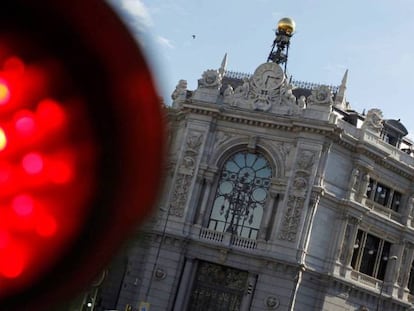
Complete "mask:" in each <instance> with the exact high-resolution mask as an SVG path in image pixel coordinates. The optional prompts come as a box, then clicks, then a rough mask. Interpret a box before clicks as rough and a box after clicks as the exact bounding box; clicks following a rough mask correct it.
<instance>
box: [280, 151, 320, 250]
mask: <svg viewBox="0 0 414 311" xmlns="http://www.w3.org/2000/svg"><path fill="white" fill-rule="evenodd" d="M315 158H316V152H315V151H312V150H306V149H302V150H300V151H299V156H298V158H297V161H296V168H295V172H294V175H293V176H292V178H293V181H292V184H291V186H290V187H289V189H288V195H287V200H286V210H285V213H284V215H283V219H282V221H281V227H280V230H279V234H278V238H279V239H280V240H286V241H289V242H294V241H296V238H297V236H298V233H299V232H298V231H299V226H300V223H301V219H302V217H303V210H304V207H305V201H306V198H307V196H308V193H309V189H310V184H309V183H310V180H311V178H310V177H311V173H312V168H313V166H314V163H315Z"/></svg>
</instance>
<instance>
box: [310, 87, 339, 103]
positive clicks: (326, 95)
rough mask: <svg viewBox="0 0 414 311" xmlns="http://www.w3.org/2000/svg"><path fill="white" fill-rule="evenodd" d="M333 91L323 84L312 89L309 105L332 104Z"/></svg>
mask: <svg viewBox="0 0 414 311" xmlns="http://www.w3.org/2000/svg"><path fill="white" fill-rule="evenodd" d="M332 96H333V95H332V92H331V90H330V88H329V87H328V86H326V85H321V86H319V87H317V88H314V89H313V90H312V93H311V95H310V96H309V97H308V100H307V103H308V105H310V106H312V105H332V104H333V100H332Z"/></svg>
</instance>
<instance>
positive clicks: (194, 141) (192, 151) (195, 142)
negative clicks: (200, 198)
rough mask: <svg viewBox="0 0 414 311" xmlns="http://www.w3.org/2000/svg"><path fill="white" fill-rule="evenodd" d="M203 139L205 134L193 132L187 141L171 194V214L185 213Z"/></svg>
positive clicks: (179, 215)
mask: <svg viewBox="0 0 414 311" xmlns="http://www.w3.org/2000/svg"><path fill="white" fill-rule="evenodd" d="M202 141H203V134H201V133H192V134H191V135H190V136H189V137H188V138H187V142H186V149H185V151H184V155H183V158H182V160H181V164H180V167H179V168H178V175H177V177H176V181H175V187H174V190H173V192H172V195H171V203H170V214H171V215H174V216H178V217H182V216H183V215H184V208H185V204H186V203H187V198H188V193H189V189H190V187H191V183H192V180H193V178H194V170H195V166H196V163H197V157H198V154H199V151H200V147H201V144H202Z"/></svg>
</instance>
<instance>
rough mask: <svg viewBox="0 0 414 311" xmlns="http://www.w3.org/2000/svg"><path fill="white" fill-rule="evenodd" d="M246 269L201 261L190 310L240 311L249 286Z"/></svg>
mask: <svg viewBox="0 0 414 311" xmlns="http://www.w3.org/2000/svg"><path fill="white" fill-rule="evenodd" d="M247 278H248V273H247V272H246V271H242V270H238V269H233V268H229V267H225V266H220V265H216V264H213V263H209V262H204V261H202V262H200V263H199V266H198V269H197V274H196V279H195V282H194V285H193V289H192V292H191V298H190V303H189V306H188V308H187V310H188V311H194V310H197V311H238V310H239V309H240V305H241V302H242V299H243V294H244V292H245V290H246V286H247Z"/></svg>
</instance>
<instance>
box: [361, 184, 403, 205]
mask: <svg viewBox="0 0 414 311" xmlns="http://www.w3.org/2000/svg"><path fill="white" fill-rule="evenodd" d="M366 195H367V198H368V199H370V200H372V201H374V202H375V203H378V204H380V205H382V206H385V207H388V208H390V209H392V210H393V211H395V212H398V209H399V206H400V202H401V196H402V194H401V193H400V192H398V191H393V189H391V188H390V187H387V186H386V185H384V184H382V183H379V182H377V181H375V180H373V179H372V178H370V179H369V184H368V187H367V192H366Z"/></svg>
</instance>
